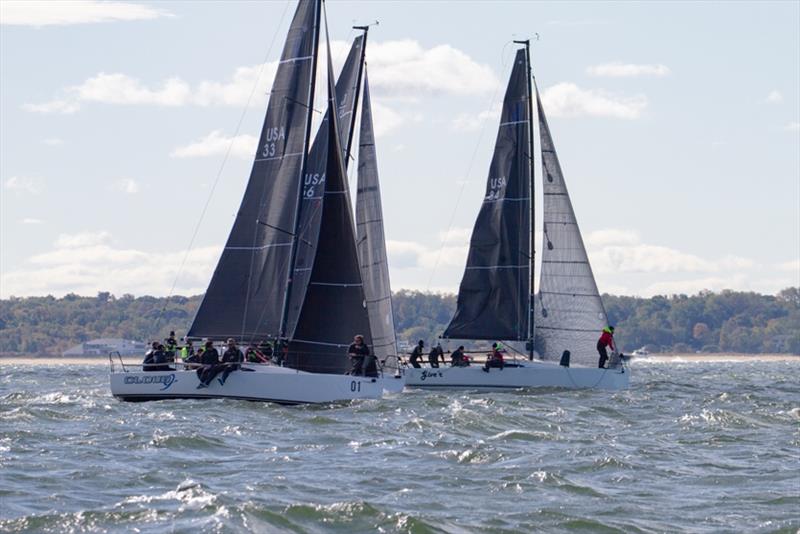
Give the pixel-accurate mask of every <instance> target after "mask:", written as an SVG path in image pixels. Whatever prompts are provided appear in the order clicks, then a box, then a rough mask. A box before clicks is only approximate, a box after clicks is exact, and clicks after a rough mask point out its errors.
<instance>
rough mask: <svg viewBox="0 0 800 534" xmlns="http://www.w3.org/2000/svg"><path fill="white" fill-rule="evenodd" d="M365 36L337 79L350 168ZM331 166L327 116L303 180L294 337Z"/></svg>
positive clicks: (291, 313) (292, 306) (291, 318)
mask: <svg viewBox="0 0 800 534" xmlns="http://www.w3.org/2000/svg"><path fill="white" fill-rule="evenodd" d="M364 44H365V35H359V36H358V37H356V38H355V40H354V41H353V45H352V47H351V48H350V53H349V54H348V56H347V60H346V61H345V64H344V67H342V72H341V73H340V74H339V79H338V81H337V82H336V102H337V109H338V117H337V118H338V120H339V128H340V132H339V133H340V136H339V141H340V145H341V147H342V151H343V152H342V157H343V158H344V161H345V168H346V167H347V159H348V156H349V154H350V147H349V142H350V140H351V139H352V130H353V124H354V122H355V121H354V117H355V106H356V104H357V102H358V89H359V83H360V81H361V72H362V65H363V59H364ZM327 165H328V119H327V114H326V117H325V118H324V119H323V120H322V123H321V124H320V126H319V130H317V135H316V137H315V138H314V142H313V144H312V145H311V150H310V152H309V156H308V162H307V163H306V170H305V176H304V179H303V198H302V200H301V201H300V214H299V217H300V220H299V222H298V224H297V235H298V239H297V253H296V259H295V263H294V269H293V280H292V290H291V294H290V302H289V307H288V318H287V326H286V336H287V337H290V338H291V337H292V336H293V332H294V328H295V326H296V325H297V318H298V316H299V315H300V309H301V306H302V304H303V301H304V300H305V294H306V288H307V287H308V282H309V280H310V278H311V268H312V267H313V264H314V256H315V252H316V249H317V241H318V239H319V231H320V222H321V220H322V200H323V192H324V191H325V180H326V177H327Z"/></svg>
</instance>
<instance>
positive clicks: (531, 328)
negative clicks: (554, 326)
mask: <svg viewBox="0 0 800 534" xmlns="http://www.w3.org/2000/svg"><path fill="white" fill-rule="evenodd" d="M514 42H515V43H517V44H524V45H525V62H526V63H527V67H528V116H529V117H530V119H529V121H528V138H529V144H530V149H529V150H530V152H529V155H528V160H529V161H530V168H531V185H530V187H531V189H530V194H531V201H530V204H531V215H530V219H531V220H530V226H529V233H530V251H531V253H530V274H531V280H530V286H529V290H528V359H529V360H533V348H534V347H533V340H534V337H535V336H536V322H535V318H534V313H533V310H534V307H533V285H534V276H535V273H534V269H535V266H536V262H535V258H536V243H535V238H534V228H535V225H536V217H535V214H536V207H535V206H536V202H535V199H536V195H535V192H536V185H535V180H534V177H535V171H534V154H535V152H534V148H533V89H532V87H531V79H532V78H533V72H532V69H531V40H530V39H525V40H524V41H514Z"/></svg>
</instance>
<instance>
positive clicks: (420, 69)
mask: <svg viewBox="0 0 800 534" xmlns="http://www.w3.org/2000/svg"><path fill="white" fill-rule="evenodd" d="M294 9H295V3H294V2H293V1H292V2H285V1H282V0H281V1H274V2H256V1H249V2H244V1H236V0H233V1H226V2H213V1H205V2H166V1H165V2H136V1H131V2H110V1H109V2H105V1H104V2H100V1H94V0H82V1H77V0H76V1H67V0H63V1H58V2H37V1H26V2H14V1H9V0H3V1H2V2H0V298H8V297H10V296H18V297H20V296H34V295H47V294H52V295H54V296H61V295H64V294H66V293H77V294H81V295H95V294H96V293H97V292H99V291H110V292H112V293H114V294H116V295H122V294H124V293H131V294H133V295H137V296H139V295H156V296H163V295H170V294H181V295H187V294H198V293H202V292H203V291H205V288H206V287H207V284H208V282H209V280H210V277H211V273H212V272H213V269H214V266H215V265H216V262H217V259H218V258H219V254H220V252H221V249H222V246H223V245H224V243H225V240H226V238H227V235H228V233H229V232H230V228H231V225H232V223H233V219H234V216H235V214H236V211H237V209H238V206H239V202H240V200H241V195H242V193H243V191H244V187H245V184H246V181H247V179H248V177H249V173H250V166H251V164H252V156H253V153H254V150H255V144H256V142H257V140H256V138H257V136H258V133H259V131H260V128H261V122H262V121H263V114H264V110H265V107H266V102H267V93H268V91H269V87H270V85H271V78H272V76H273V74H274V70H275V61H276V60H277V58H278V56H279V54H280V51H281V48H282V45H283V40H284V38H285V35H286V29H287V27H288V24H289V21H290V19H291V16H292V14H293V12H294ZM328 17H329V26H330V29H331V38H332V40H333V50H334V52H333V56H334V66H335V69H336V70H337V71H338V69H339V68H340V66H341V63H342V61H343V60H344V57H345V54H346V52H347V49H348V47H349V43H350V42H351V41H352V39H353V37H354V36H355V34H356V32H354V31H353V30H352V29H351V26H352V25H353V24H367V23H372V22H374V21H379V24H378V25H376V26H373V27H372V28H371V30H370V33H369V41H368V44H367V52H366V54H367V62H368V70H369V78H370V86H371V91H372V97H373V108H374V115H375V119H374V120H375V128H376V135H377V141H376V145H377V146H376V148H377V152H378V164H379V172H380V177H381V187H382V191H383V197H384V198H383V202H384V215H385V230H386V236H387V240H388V243H387V248H388V254H389V262H390V274H391V280H392V287H393V289H394V290H399V289H414V290H427V291H447V292H455V291H457V288H458V284H459V282H460V280H461V275H462V273H463V269H464V264H465V261H466V254H467V246H468V243H469V237H470V233H471V229H472V225H473V224H474V221H475V217H476V216H477V213H478V209H479V207H480V204H481V201H482V198H483V195H484V188H485V181H486V176H487V172H488V168H489V162H490V159H491V153H492V148H493V145H494V140H495V137H496V135H497V124H498V115H499V108H500V101H501V100H502V94H503V92H504V90H505V85H506V83H507V81H508V76H509V74H510V70H511V58H512V57H513V53H514V51H515V45H514V44H513V43H512V42H511V41H512V40H514V39H524V38H531V39H533V44H532V64H533V69H534V75H535V77H536V80H537V84H538V86H539V88H540V90H541V91H542V94H543V103H544V108H545V112H546V113H547V115H548V119H549V121H550V127H551V130H552V134H553V137H554V141H555V145H556V148H557V150H558V154H559V158H560V161H561V166H562V168H563V171H564V175H565V181H566V182H567V185H568V187H569V191H570V195H571V197H572V202H573V206H574V208H575V212H576V215H577V218H578V222H579V225H580V228H581V231H582V233H583V237H584V241H585V243H586V246H587V249H588V251H589V257H590V260H591V263H592V266H593V269H594V272H595V276H596V278H597V283H598V286H599V288H600V291H601V292H607V293H612V294H624V295H639V296H651V295H656V294H675V293H686V294H693V293H696V292H698V291H701V290H704V289H707V290H713V291H718V290H722V289H733V290H747V291H758V292H764V293H775V292H777V291H779V290H780V289H782V288H785V287H788V286H798V285H800V2H797V1H783V2H730V3H726V2H647V3H636V2H521V1H520V2H502V1H492V2H484V1H462V2H436V1H433V2H428V1H426V2H421V1H420V2H414V1H411V2H408V1H405V2H400V1H373V2H367V1H360V2H355V1H335V0H331V1H329V2H328ZM537 37H538V39H537ZM320 67H321V68H320V72H322V67H323V65H322V62H321V65H320ZM323 76H324V74H323ZM318 85H319V87H322V86H323V84H318ZM321 96H322V95H321V93H320V97H321ZM318 102H319V103H320V104H319V107H320V108H321V107H322V106H324V101H323V100H322V98H320V99H318ZM318 115H320V116H321V113H320V114H318ZM226 154H227V157H226ZM355 167H356V166H355V165H351V166H350V168H351V169H354V168H355ZM536 172H537V175H538V176H540V174H539V169H536ZM351 181H352V182H355V176H352V175H351ZM206 206H207V210H205V215H204V216H203V217H202V218H201V215H202V214H203V212H204V208H205V207H206ZM539 235H540V233H539ZM540 243H541V239H540V237H539V236H538V235H537V245H538V246H541V245H539V244H540Z"/></svg>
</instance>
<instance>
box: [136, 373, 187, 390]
mask: <svg viewBox="0 0 800 534" xmlns="http://www.w3.org/2000/svg"><path fill="white" fill-rule="evenodd" d="M177 381H178V379H177V378H175V373H172V374H169V375H153V376H126V377H125V383H126V384H164V387H163V388H161V391H164V390H165V389H167V388H169V387H170V386H171V385H172V384H174V383H175V382H177Z"/></svg>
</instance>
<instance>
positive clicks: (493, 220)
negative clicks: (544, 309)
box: [443, 49, 533, 340]
mask: <svg viewBox="0 0 800 534" xmlns="http://www.w3.org/2000/svg"><path fill="white" fill-rule="evenodd" d="M528 72H529V69H528V61H527V57H526V52H525V49H520V50H518V51H517V54H516V57H515V59H514V68H513V70H512V71H511V79H510V80H509V82H508V89H506V95H505V98H504V100H503V112H502V115H501V117H500V129H499V131H498V134H497V141H496V143H495V149H494V156H493V158H492V164H491V167H490V168H489V179H488V181H487V184H486V196H485V197H484V200H483V205H482V206H481V210H480V213H479V214H478V219H477V221H476V222H475V227H474V229H473V230H472V239H471V241H470V248H469V256H468V257H467V266H466V269H465V271H464V277H463V278H462V280H461V287H460V288H459V291H458V304H457V308H456V313H455V315H454V316H453V319H452V321H450V325H449V326H448V327H447V329H446V330H445V332H444V334H443V337H446V338H456V339H506V340H524V339H528V336H529V332H528V321H529V315H530V314H529V312H530V304H529V302H530V260H531V251H530V248H531V244H530V241H531V237H530V236H531V194H530V192H531V160H530V158H531V157H532V156H533V155H532V154H531V153H530V146H531V145H530V141H531V138H530V131H531V130H530V120H531V118H530V113H531V112H530V109H531V103H530V89H529V85H528Z"/></svg>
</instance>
